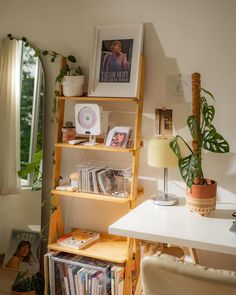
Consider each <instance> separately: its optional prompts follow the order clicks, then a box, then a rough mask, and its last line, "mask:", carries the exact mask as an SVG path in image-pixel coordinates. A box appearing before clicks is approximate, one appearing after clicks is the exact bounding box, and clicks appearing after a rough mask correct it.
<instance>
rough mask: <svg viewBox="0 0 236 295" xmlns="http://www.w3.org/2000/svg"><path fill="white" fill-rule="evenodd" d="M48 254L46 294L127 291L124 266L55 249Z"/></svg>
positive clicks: (119, 294) (94, 294)
mask: <svg viewBox="0 0 236 295" xmlns="http://www.w3.org/2000/svg"><path fill="white" fill-rule="evenodd" d="M45 258H46V267H47V270H48V271H47V274H48V277H47V278H45V280H46V294H50V295H107V294H111V295H123V286H124V268H123V267H120V266H116V265H110V264H108V263H105V262H103V261H99V260H96V259H92V258H86V257H81V256H78V255H73V254H68V253H63V252H54V251H51V252H49V253H47V254H46V255H45Z"/></svg>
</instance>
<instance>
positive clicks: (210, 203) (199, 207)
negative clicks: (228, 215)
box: [186, 179, 217, 216]
mask: <svg viewBox="0 0 236 295" xmlns="http://www.w3.org/2000/svg"><path fill="white" fill-rule="evenodd" d="M205 182H206V184H203V185H196V184H193V185H192V187H191V190H190V189H189V188H187V198H186V204H187V206H188V207H189V209H190V211H194V212H198V213H199V214H201V215H203V216H206V215H210V214H211V213H212V212H214V211H215V207H216V189H217V183H216V182H215V181H214V180H210V179H206V180H205Z"/></svg>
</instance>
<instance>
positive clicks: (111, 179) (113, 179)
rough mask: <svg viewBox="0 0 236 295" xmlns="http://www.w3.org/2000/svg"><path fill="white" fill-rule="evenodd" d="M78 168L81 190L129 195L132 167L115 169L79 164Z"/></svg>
mask: <svg viewBox="0 0 236 295" xmlns="http://www.w3.org/2000/svg"><path fill="white" fill-rule="evenodd" d="M77 168H78V174H79V180H80V181H79V191H83V192H90V193H102V194H104V195H113V196H116V197H123V198H124V197H128V195H129V192H130V177H131V171H130V169H113V168H109V167H106V166H94V165H92V164H79V165H77Z"/></svg>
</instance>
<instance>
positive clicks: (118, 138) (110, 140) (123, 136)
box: [105, 126, 131, 148]
mask: <svg viewBox="0 0 236 295" xmlns="http://www.w3.org/2000/svg"><path fill="white" fill-rule="evenodd" d="M130 132H131V128H130V127H125V126H116V127H113V128H112V129H111V130H109V132H108V134H107V138H106V141H105V145H106V146H113V147H123V148H126V147H127V143H128V140H129V136H130Z"/></svg>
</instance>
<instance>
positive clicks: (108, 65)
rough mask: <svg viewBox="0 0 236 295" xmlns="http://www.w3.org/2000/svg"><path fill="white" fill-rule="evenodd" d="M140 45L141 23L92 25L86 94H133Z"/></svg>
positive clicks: (141, 40) (139, 56) (136, 79)
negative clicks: (91, 46)
mask: <svg viewBox="0 0 236 295" xmlns="http://www.w3.org/2000/svg"><path fill="white" fill-rule="evenodd" d="M142 48H143V25H142V24H138V25H137V24H136V25H135V24H132V25H106V26H105V25H104V26H96V27H95V30H94V39H93V53H92V60H91V64H90V71H89V89H88V95H89V96H102V97H136V96H137V89H138V78H139V77H138V75H139V66H140V58H141V54H142Z"/></svg>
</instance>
